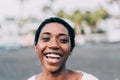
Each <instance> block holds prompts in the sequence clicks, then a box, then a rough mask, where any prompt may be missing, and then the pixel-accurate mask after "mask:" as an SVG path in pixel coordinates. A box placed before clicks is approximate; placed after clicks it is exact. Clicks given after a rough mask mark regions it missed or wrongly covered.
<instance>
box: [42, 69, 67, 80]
mask: <svg viewBox="0 0 120 80" xmlns="http://www.w3.org/2000/svg"><path fill="white" fill-rule="evenodd" d="M67 74H68V70H67V69H66V68H63V69H62V70H61V71H60V72H56V73H52V72H47V71H43V73H41V78H42V79H41V80H64V79H65V80H66V77H67Z"/></svg>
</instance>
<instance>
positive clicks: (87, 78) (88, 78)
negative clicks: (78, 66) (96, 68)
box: [82, 73, 99, 80]
mask: <svg viewBox="0 0 120 80" xmlns="http://www.w3.org/2000/svg"><path fill="white" fill-rule="evenodd" d="M82 80H99V79H97V78H96V77H95V76H93V75H91V74H88V73H84V74H83V77H82Z"/></svg>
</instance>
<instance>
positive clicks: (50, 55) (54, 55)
mask: <svg viewBox="0 0 120 80" xmlns="http://www.w3.org/2000/svg"><path fill="white" fill-rule="evenodd" d="M46 56H47V57H56V58H59V57H60V55H58V54H47V55H46Z"/></svg>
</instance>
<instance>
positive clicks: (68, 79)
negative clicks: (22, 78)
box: [28, 18, 98, 80]
mask: <svg viewBox="0 0 120 80" xmlns="http://www.w3.org/2000/svg"><path fill="white" fill-rule="evenodd" d="M74 38H75V33H74V30H73V29H72V27H71V26H70V25H69V24H68V23H67V22H65V21H64V20H62V19H60V18H49V19H46V20H45V21H43V23H42V24H41V25H40V26H39V28H38V29H37V31H36V34H35V50H36V53H37V55H38V57H39V59H40V62H41V64H42V72H41V73H40V74H38V75H35V76H32V77H31V78H29V79H28V80H98V79H97V78H95V77H94V76H92V75H90V74H87V73H84V72H80V71H73V70H70V69H67V68H66V61H67V59H68V57H69V55H70V54H71V52H72V50H73V48H74V47H75V41H74Z"/></svg>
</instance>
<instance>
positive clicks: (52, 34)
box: [35, 22, 71, 72]
mask: <svg viewBox="0 0 120 80" xmlns="http://www.w3.org/2000/svg"><path fill="white" fill-rule="evenodd" d="M35 48H36V52H37V54H38V57H39V59H40V61H41V63H42V67H43V69H45V70H47V71H50V72H56V71H59V70H61V69H63V68H64V67H65V63H66V60H67V58H68V56H69V54H70V53H71V50H70V49H71V43H70V37H69V34H68V30H67V29H66V28H65V27H64V25H62V24H60V23H55V22H53V23H48V24H46V25H45V26H44V27H43V29H42V30H41V33H40V35H39V40H38V44H37V45H36V47H35Z"/></svg>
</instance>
